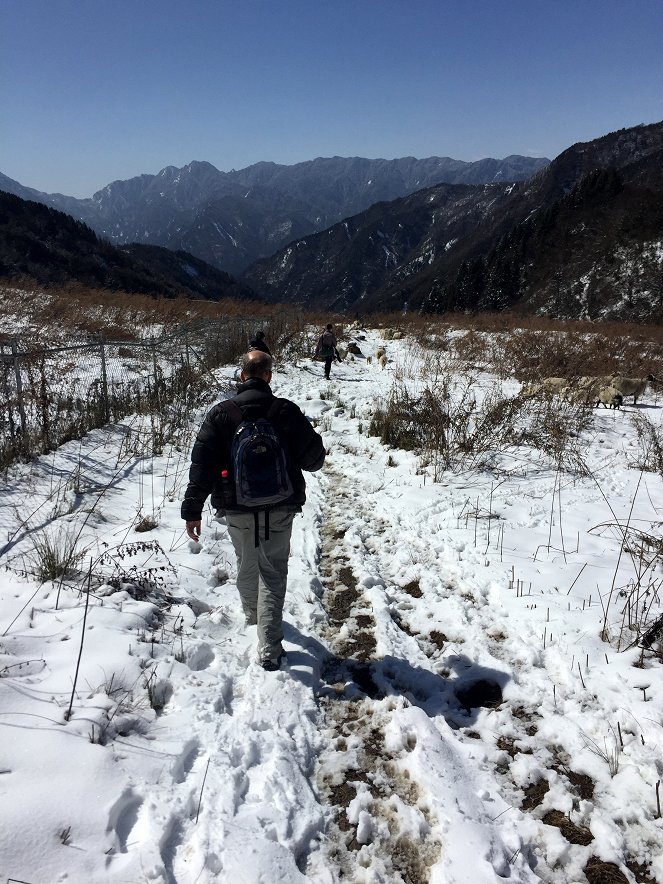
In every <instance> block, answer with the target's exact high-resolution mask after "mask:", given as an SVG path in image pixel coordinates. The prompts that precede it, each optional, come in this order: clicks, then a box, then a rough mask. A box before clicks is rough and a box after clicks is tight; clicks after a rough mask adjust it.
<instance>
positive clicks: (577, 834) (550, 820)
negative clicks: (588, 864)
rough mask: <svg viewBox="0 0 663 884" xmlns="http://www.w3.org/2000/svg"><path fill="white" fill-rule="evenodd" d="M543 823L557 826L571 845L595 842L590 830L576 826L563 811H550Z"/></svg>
mask: <svg viewBox="0 0 663 884" xmlns="http://www.w3.org/2000/svg"><path fill="white" fill-rule="evenodd" d="M543 822H544V823H545V824H546V825H547V826H555V828H556V829H559V831H560V832H561V833H562V835H563V836H564V837H565V838H566V840H567V841H568V842H569V843H570V844H582V845H583V847H585V846H587V844H591V843H592V841H593V840H594V836H593V835H592V833H591V832H590V830H589V829H587V828H586V827H585V826H576V824H575V823H572V822H571V820H570V819H569V818H568V817H567V816H565V815H564V814H563V813H562V811H561V810H550V811H548V813H547V814H546V815H545V816H544V817H543ZM596 880H597V882H598V880H599V879H598V878H597V879H596ZM627 884H628V882H627Z"/></svg>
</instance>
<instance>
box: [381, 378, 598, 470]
mask: <svg viewBox="0 0 663 884" xmlns="http://www.w3.org/2000/svg"><path fill="white" fill-rule="evenodd" d="M476 389H477V388H476V385H475V384H474V382H473V381H472V380H471V379H467V378H466V379H464V380H463V379H461V380H460V381H454V380H452V379H451V378H449V377H444V378H442V379H441V380H440V382H439V383H438V384H437V385H436V386H434V387H432V386H426V387H425V388H424V389H423V390H422V391H421V392H420V393H418V394H413V393H411V392H410V391H409V390H408V389H407V387H405V386H404V385H402V384H397V385H395V386H394V388H393V390H392V392H391V395H390V397H389V399H388V400H387V404H386V405H385V406H383V405H381V404H378V405H377V406H376V407H375V409H374V412H373V418H372V420H371V424H370V426H369V435H371V436H379V437H380V441H381V442H382V443H383V444H385V445H389V446H392V447H394V448H401V449H404V450H406V451H414V452H416V453H417V454H419V455H420V456H421V457H422V461H423V462H424V463H425V464H426V465H431V466H432V468H433V476H434V481H439V480H440V478H441V476H442V474H443V473H444V472H445V471H446V470H457V469H487V468H490V467H494V466H495V465H496V458H497V456H498V455H500V454H503V453H505V452H507V451H508V450H509V449H512V448H515V447H517V446H521V445H525V446H529V447H530V448H533V449H535V450H537V451H540V452H541V453H543V454H544V455H545V456H546V457H547V458H549V459H550V460H551V461H552V462H553V463H554V464H555V465H556V466H557V467H558V468H559V469H563V470H567V471H569V472H575V473H580V474H583V475H584V474H586V473H587V468H586V465H585V462H584V458H583V455H582V448H581V445H580V437H581V434H582V432H583V431H584V430H586V429H587V428H588V426H589V425H590V423H591V411H590V410H589V409H586V408H583V407H581V406H578V405H573V404H571V403H568V402H564V401H561V400H554V401H553V400H552V399H550V398H549V399H544V400H543V401H540V400H533V399H531V398H528V397H526V396H505V395H504V394H503V392H502V390H501V386H500V385H494V386H492V387H490V388H489V389H488V390H487V391H485V392H484V393H483V396H482V397H481V399H480V400H478V399H477V396H476V393H475V390H476Z"/></svg>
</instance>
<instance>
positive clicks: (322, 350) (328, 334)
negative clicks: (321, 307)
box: [315, 322, 341, 380]
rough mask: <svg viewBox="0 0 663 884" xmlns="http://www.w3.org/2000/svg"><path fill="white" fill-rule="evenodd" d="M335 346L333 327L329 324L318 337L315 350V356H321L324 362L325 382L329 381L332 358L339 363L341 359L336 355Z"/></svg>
mask: <svg viewBox="0 0 663 884" xmlns="http://www.w3.org/2000/svg"><path fill="white" fill-rule="evenodd" d="M336 345H337V341H336V335H335V334H334V327H333V325H332V324H331V322H330V323H329V324H328V325H327V328H326V329H325V330H324V331H323V333H322V334H321V335H320V339H319V341H318V345H317V347H316V348H315V355H316V356H322V357H323V358H324V360H325V377H326V378H327V380H329V375H330V372H331V364H332V362H333V361H334V357H336V359H338V361H339V362H340V361H341V357H340V356H339V355H338V350H337V349H336Z"/></svg>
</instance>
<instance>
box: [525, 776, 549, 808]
mask: <svg viewBox="0 0 663 884" xmlns="http://www.w3.org/2000/svg"><path fill="white" fill-rule="evenodd" d="M549 791H550V783H549V782H548V780H544V779H541V780H537V782H536V783H531V784H530V785H529V786H525V788H524V789H523V792H524V793H525V797H524V798H523V800H522V802H521V804H520V809H521V810H532V809H533V808H535V807H538V806H539V805H540V804H543V799H544V798H545V797H546V795H547V794H548V792H549Z"/></svg>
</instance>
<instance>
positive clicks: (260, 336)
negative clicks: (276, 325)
mask: <svg viewBox="0 0 663 884" xmlns="http://www.w3.org/2000/svg"><path fill="white" fill-rule="evenodd" d="M251 350H260V351H261V353H267V354H268V355H269V356H271V355H272V351H271V350H270V349H269V347H268V346H267V344H266V343H265V333H264V331H257V332H256V334H255V337H254V338H252V340H250V341H249V352H251Z"/></svg>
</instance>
